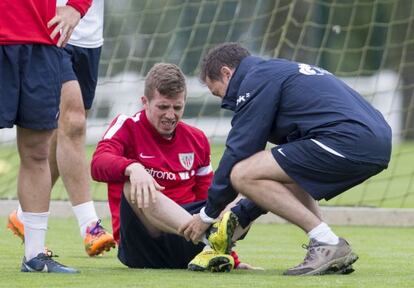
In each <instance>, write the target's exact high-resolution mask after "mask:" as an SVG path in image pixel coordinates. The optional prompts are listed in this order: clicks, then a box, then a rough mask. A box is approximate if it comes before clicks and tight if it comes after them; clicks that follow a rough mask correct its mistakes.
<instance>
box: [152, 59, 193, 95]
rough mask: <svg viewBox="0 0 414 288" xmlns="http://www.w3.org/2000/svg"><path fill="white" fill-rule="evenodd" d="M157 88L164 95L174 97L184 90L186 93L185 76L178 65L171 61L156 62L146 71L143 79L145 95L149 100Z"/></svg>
mask: <svg viewBox="0 0 414 288" xmlns="http://www.w3.org/2000/svg"><path fill="white" fill-rule="evenodd" d="M155 90H157V91H158V92H159V93H160V94H161V95H163V96H165V97H171V98H174V97H176V95H177V94H179V93H181V92H184V95H186V94H187V88H186V84H185V77H184V74H183V72H182V71H181V69H180V67H178V66H177V65H175V64H171V63H157V64H155V65H154V66H153V67H152V68H151V70H150V71H148V74H147V77H146V79H145V91H144V93H145V96H146V97H147V98H148V100H150V101H151V99H152V97H153V95H154V91H155Z"/></svg>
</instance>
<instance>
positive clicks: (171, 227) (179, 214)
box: [124, 182, 234, 272]
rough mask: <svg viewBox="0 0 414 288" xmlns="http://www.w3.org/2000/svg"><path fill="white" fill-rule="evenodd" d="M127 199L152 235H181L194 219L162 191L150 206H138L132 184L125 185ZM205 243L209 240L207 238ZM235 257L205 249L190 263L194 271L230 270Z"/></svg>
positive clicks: (190, 268)
mask: <svg viewBox="0 0 414 288" xmlns="http://www.w3.org/2000/svg"><path fill="white" fill-rule="evenodd" d="M124 195H125V199H126V200H127V201H128V203H129V205H130V206H131V208H132V210H133V211H134V212H135V214H136V215H137V217H138V218H139V219H140V221H141V223H142V224H143V225H144V226H145V228H146V229H147V231H148V233H149V234H150V235H151V236H152V237H157V236H159V235H160V234H161V232H165V233H171V234H176V235H181V234H180V233H179V232H178V229H179V228H180V227H181V226H182V225H184V224H185V223H187V222H189V221H190V220H191V219H192V217H193V216H192V215H191V214H190V213H188V212H187V211H186V210H185V209H183V208H182V207H181V206H180V205H178V204H177V203H175V202H174V201H173V200H171V199H170V198H168V197H167V196H165V195H164V194H162V193H157V194H156V202H155V203H152V202H151V201H150V202H149V207H147V208H138V206H137V204H136V203H132V201H131V199H130V195H131V194H130V184H129V182H127V183H125V185H124ZM204 242H205V244H207V243H208V242H207V241H206V240H205V241H204ZM233 266H234V259H233V257H232V256H230V255H225V254H221V253H218V252H216V251H213V250H211V249H207V250H203V251H202V252H200V253H199V254H198V255H197V256H196V257H195V258H194V259H193V260H191V262H190V263H189V264H188V269H189V270H192V271H206V270H208V271H211V272H228V271H230V270H231V269H233Z"/></svg>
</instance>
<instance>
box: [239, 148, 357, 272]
mask: <svg viewBox="0 0 414 288" xmlns="http://www.w3.org/2000/svg"><path fill="white" fill-rule="evenodd" d="M231 181H232V185H233V187H234V188H235V189H236V191H237V192H239V193H241V194H243V195H245V196H246V197H247V198H249V199H251V200H252V201H253V202H255V203H256V204H257V205H259V206H260V207H262V208H263V209H265V210H268V211H271V212H272V213H274V214H276V215H279V216H281V217H282V218H284V219H286V220H288V221H289V222H291V223H293V224H295V225H297V226H299V227H300V228H302V229H303V230H304V231H305V232H306V233H308V235H309V237H310V243H309V245H308V246H307V247H308V253H307V255H306V257H305V260H304V262H303V263H301V264H299V265H298V266H296V267H294V268H292V269H289V270H287V271H286V274H288V275H304V274H306V275H313V274H328V273H335V272H337V271H341V270H342V269H344V268H346V267H348V266H349V265H351V264H352V263H353V262H355V261H356V260H357V256H356V255H355V254H353V253H352V250H351V248H350V246H349V244H348V243H347V242H346V241H345V240H344V239H341V238H338V237H337V236H336V235H335V234H334V233H333V232H332V230H331V229H330V228H329V226H327V225H326V224H325V223H323V222H322V221H321V216H320V213H319V212H318V211H319V209H318V208H317V206H316V205H315V203H314V201H311V199H310V198H309V197H308V196H306V195H305V193H306V192H305V191H303V190H302V189H295V183H294V181H293V180H292V179H291V178H290V177H289V176H288V175H287V174H286V173H285V172H284V171H283V169H282V168H281V167H280V166H279V164H278V163H277V162H276V160H275V159H274V157H273V155H272V153H271V152H270V151H262V152H259V153H257V154H255V155H253V156H251V157H249V158H247V159H245V160H243V161H241V162H239V163H238V164H236V165H235V166H234V168H233V170H232V173H231ZM289 188H290V189H289ZM296 188H297V187H296ZM320 232H321V233H320ZM320 239H324V240H325V239H326V242H325V241H321V240H320ZM338 239H339V240H338ZM331 242H332V243H331ZM318 247H323V249H318ZM324 251H329V253H326V254H325V253H324ZM313 254H318V255H313Z"/></svg>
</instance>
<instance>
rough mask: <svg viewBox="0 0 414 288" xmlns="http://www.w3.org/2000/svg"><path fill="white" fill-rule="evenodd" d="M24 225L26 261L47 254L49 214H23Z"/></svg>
mask: <svg viewBox="0 0 414 288" xmlns="http://www.w3.org/2000/svg"><path fill="white" fill-rule="evenodd" d="M22 216H23V221H24V222H23V225H24V256H25V257H26V261H29V260H30V259H32V258H34V257H36V256H37V255H38V254H39V253H44V252H45V238H46V231H47V220H48V218H49V212H42V213H32V212H22Z"/></svg>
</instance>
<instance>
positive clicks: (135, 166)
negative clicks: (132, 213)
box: [125, 163, 164, 208]
mask: <svg viewBox="0 0 414 288" xmlns="http://www.w3.org/2000/svg"><path fill="white" fill-rule="evenodd" d="M125 175H126V176H129V182H130V183H131V188H130V200H131V203H132V204H135V203H136V204H137V206H138V208H148V207H149V203H150V201H151V202H152V203H155V202H156V200H157V193H158V192H161V191H162V190H164V187H163V186H161V185H159V184H158V183H157V181H155V179H154V178H153V177H152V176H151V175H150V174H149V173H148V172H147V171H146V170H145V168H144V166H142V165H141V164H139V163H132V164H130V165H129V166H128V167H127V168H126V169H125Z"/></svg>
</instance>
